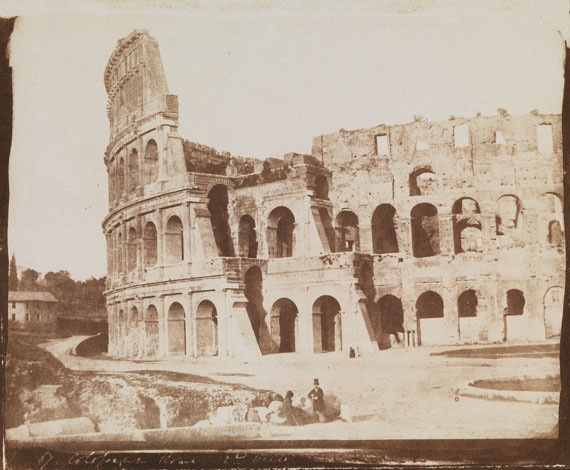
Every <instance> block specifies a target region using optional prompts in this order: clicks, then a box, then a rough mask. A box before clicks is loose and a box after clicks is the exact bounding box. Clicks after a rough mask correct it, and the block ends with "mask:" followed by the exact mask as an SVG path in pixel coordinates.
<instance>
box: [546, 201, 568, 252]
mask: <svg viewBox="0 0 570 470" xmlns="http://www.w3.org/2000/svg"><path fill="white" fill-rule="evenodd" d="M542 206H543V211H542V214H543V217H544V218H545V220H544V219H543V220H544V222H542V223H545V222H546V226H547V228H548V232H547V234H546V242H547V243H548V244H549V245H550V246H556V247H560V246H563V245H564V212H563V210H562V199H561V198H560V196H559V195H558V194H556V193H546V194H544V195H543V196H542Z"/></svg>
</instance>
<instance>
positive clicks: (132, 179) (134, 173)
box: [129, 149, 139, 191]
mask: <svg viewBox="0 0 570 470" xmlns="http://www.w3.org/2000/svg"><path fill="white" fill-rule="evenodd" d="M138 185H139V154H138V152H137V151H136V149H133V150H132V151H131V154H130V156H129V191H134V190H135V188H136V187H137V186H138Z"/></svg>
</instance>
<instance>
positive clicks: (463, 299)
mask: <svg viewBox="0 0 570 470" xmlns="http://www.w3.org/2000/svg"><path fill="white" fill-rule="evenodd" d="M477 303H478V302H477V294H476V293H475V291H474V290H473V289H469V290H466V291H465V292H463V293H462V294H461V295H460V296H459V297H458V298H457V312H458V315H459V318H467V317H476V316H477Z"/></svg>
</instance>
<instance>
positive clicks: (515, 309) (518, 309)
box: [506, 289, 525, 315]
mask: <svg viewBox="0 0 570 470" xmlns="http://www.w3.org/2000/svg"><path fill="white" fill-rule="evenodd" d="M524 305H525V298H524V294H523V293H522V291H520V290H518V289H511V290H509V291H507V312H506V315H522V314H523V312H524Z"/></svg>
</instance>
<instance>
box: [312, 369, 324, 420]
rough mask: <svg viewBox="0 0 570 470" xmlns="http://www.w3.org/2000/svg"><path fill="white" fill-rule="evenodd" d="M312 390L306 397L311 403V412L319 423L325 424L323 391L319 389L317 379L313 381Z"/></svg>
mask: <svg viewBox="0 0 570 470" xmlns="http://www.w3.org/2000/svg"><path fill="white" fill-rule="evenodd" d="M313 384H314V385H313V389H312V390H311V391H310V392H309V395H308V397H309V398H310V399H311V400H312V401H313V411H314V412H315V413H316V414H317V416H318V417H319V423H324V422H325V415H324V411H325V400H324V393H323V389H322V388H321V387H319V379H315V380H313Z"/></svg>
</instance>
